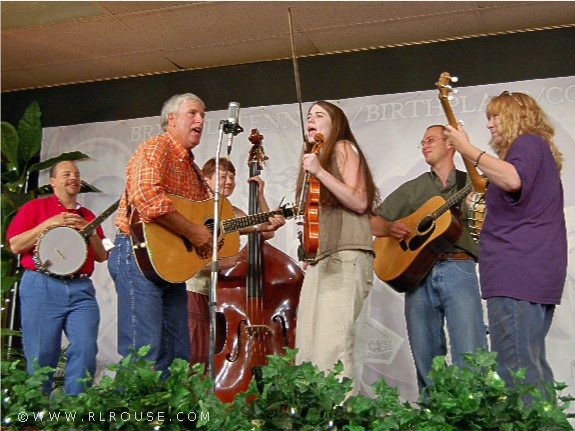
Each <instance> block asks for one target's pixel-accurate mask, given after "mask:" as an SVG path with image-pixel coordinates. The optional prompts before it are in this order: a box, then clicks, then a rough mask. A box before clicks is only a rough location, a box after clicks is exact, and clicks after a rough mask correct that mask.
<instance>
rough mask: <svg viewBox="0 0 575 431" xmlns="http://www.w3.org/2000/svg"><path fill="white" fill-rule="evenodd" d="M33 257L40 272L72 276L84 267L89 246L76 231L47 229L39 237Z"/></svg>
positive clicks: (66, 228)
mask: <svg viewBox="0 0 575 431" xmlns="http://www.w3.org/2000/svg"><path fill="white" fill-rule="evenodd" d="M33 255H34V263H35V264H36V268H37V269H38V270H39V271H43V272H47V273H49V274H55V275H70V274H74V273H75V272H76V271H78V270H79V269H80V268H82V266H83V265H84V262H85V261H86V257H87V256H88V246H87V244H86V240H85V238H84V237H83V236H82V234H80V233H79V232H78V231H77V230H76V229H73V228H71V227H68V226H56V227H51V228H48V229H46V230H45V231H44V232H42V234H41V235H40V236H39V237H38V239H37V240H36V246H35V248H34V254H33Z"/></svg>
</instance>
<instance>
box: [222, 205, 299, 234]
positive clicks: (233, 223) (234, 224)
mask: <svg viewBox="0 0 575 431" xmlns="http://www.w3.org/2000/svg"><path fill="white" fill-rule="evenodd" d="M276 214H283V216H284V217H285V218H291V217H293V209H290V208H280V209H277V210H274V211H270V212H267V213H260V214H253V215H248V216H245V217H237V218H230V219H227V220H222V222H221V223H220V225H221V227H222V233H230V232H235V231H237V230H240V229H243V228H245V227H249V226H254V225H256V224H260V223H264V222H267V221H268V218H270V217H273V216H275V215H276Z"/></svg>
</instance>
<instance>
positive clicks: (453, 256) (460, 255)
mask: <svg viewBox="0 0 575 431" xmlns="http://www.w3.org/2000/svg"><path fill="white" fill-rule="evenodd" d="M468 259H471V260H475V258H474V257H473V256H471V255H470V254H469V253H467V252H465V251H458V252H455V253H441V254H440V255H439V257H438V258H437V260H468Z"/></svg>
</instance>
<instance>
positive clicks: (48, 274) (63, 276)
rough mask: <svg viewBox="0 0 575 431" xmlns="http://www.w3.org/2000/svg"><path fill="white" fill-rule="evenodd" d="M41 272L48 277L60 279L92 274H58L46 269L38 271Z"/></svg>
mask: <svg viewBox="0 0 575 431" xmlns="http://www.w3.org/2000/svg"><path fill="white" fill-rule="evenodd" d="M36 272H39V273H40V274H44V275H47V276H48V277H52V278H57V279H58V280H77V279H78V278H88V277H90V274H68V275H58V274H50V273H49V272H45V271H37V270H36Z"/></svg>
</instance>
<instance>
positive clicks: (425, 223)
mask: <svg viewBox="0 0 575 431" xmlns="http://www.w3.org/2000/svg"><path fill="white" fill-rule="evenodd" d="M433 225H434V222H433V217H431V216H429V215H427V216H425V217H422V218H421V220H419V223H418V224H417V233H418V234H419V235H424V234H426V233H427V232H429V231H430V230H431V229H432V228H433Z"/></svg>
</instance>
